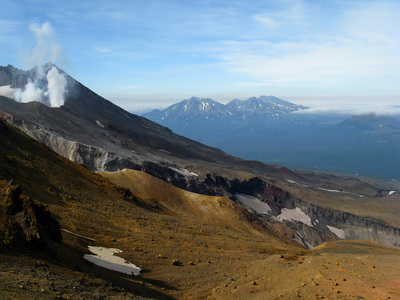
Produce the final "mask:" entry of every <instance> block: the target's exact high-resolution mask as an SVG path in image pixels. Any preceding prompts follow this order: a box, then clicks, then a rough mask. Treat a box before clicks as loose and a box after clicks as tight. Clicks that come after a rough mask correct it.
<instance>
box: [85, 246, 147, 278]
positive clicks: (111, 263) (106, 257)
mask: <svg viewBox="0 0 400 300" xmlns="http://www.w3.org/2000/svg"><path fill="white" fill-rule="evenodd" d="M88 249H89V251H90V252H92V253H94V254H96V255H92V254H85V255H83V258H84V259H86V260H88V261H90V262H92V263H94V264H95V265H97V266H100V267H102V268H106V269H109V270H113V271H117V272H121V273H124V274H129V275H132V274H133V275H139V274H140V271H141V269H140V268H138V267H137V266H135V265H134V264H131V263H130V262H127V261H126V260H125V259H123V258H122V257H118V256H114V253H121V252H122V251H121V250H119V249H116V248H104V247H94V246H89V247H88Z"/></svg>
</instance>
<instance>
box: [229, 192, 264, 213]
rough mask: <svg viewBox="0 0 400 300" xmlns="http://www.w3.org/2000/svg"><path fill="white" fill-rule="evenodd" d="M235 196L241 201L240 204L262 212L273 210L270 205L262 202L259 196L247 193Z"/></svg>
mask: <svg viewBox="0 0 400 300" xmlns="http://www.w3.org/2000/svg"><path fill="white" fill-rule="evenodd" d="M235 198H236V199H237V200H238V201H239V202H240V204H242V205H245V206H248V207H250V208H252V209H254V210H255V211H256V212H258V213H260V214H268V212H269V211H271V208H270V207H269V205H268V204H267V203H264V202H262V201H261V200H259V199H258V198H257V197H254V196H251V195H245V194H235Z"/></svg>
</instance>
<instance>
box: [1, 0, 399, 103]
mask: <svg viewBox="0 0 400 300" xmlns="http://www.w3.org/2000/svg"><path fill="white" fill-rule="evenodd" d="M0 3H1V7H2V10H1V12H0V15H1V19H0V25H1V26H0V43H1V47H0V65H3V66H6V65H8V64H12V65H13V66H15V67H18V68H21V69H25V70H26V69H29V68H31V67H33V66H35V65H40V64H43V63H46V62H47V61H52V62H54V63H56V64H57V65H59V66H60V67H61V68H63V69H64V70H65V71H66V72H68V73H69V74H70V75H71V76H73V77H74V78H76V79H77V80H79V81H80V82H82V83H83V84H84V85H86V86H88V87H89V88H91V89H92V90H94V91H95V92H96V93H98V94H100V95H102V96H103V97H105V98H107V99H109V100H111V101H113V102H114V103H115V104H117V105H119V106H121V107H123V108H125V109H127V110H139V109H143V108H149V107H154V108H161V107H167V106H169V105H171V104H173V103H176V102H178V101H181V100H183V99H187V98H190V97H191V96H198V97H203V98H212V99H214V100H216V101H218V102H221V103H226V102H227V101H230V100H232V99H234V98H239V99H242V100H244V99H247V98H250V97H252V96H257V97H258V96H260V95H273V96H276V97H279V98H282V99H284V100H287V101H291V102H293V103H296V104H303V105H308V106H312V107H316V108H323V109H331V110H335V109H339V108H340V107H341V106H343V105H347V106H349V107H363V108H368V109H367V110H372V111H376V110H379V108H380V107H382V106H384V105H390V104H391V105H395V104H398V103H399V102H400V101H399V100H400V85H399V84H398V83H399V82H400V34H399V29H398V28H400V21H399V18H398V16H399V15H400V3H399V2H397V1H393V0H387V1H375V0H369V1H362V2H360V1H324V2H321V3H316V2H315V1H311V0H287V1H272V0H271V1H254V2H252V4H251V5H249V4H248V3H247V2H245V1H233V2H232V1H229V2H228V1H188V2H184V3H183V2H180V1H168V3H167V2H164V1H148V2H141V3H139V2H137V1H135V2H133V3H132V2H130V1H113V2H112V3H109V2H107V1H96V2H95V1H85V2H82V1H81V2H78V1H69V2H66V3H53V2H49V1H36V2H35V5H33V4H32V3H31V2H30V1H25V0H24V1H18V2H17V1H9V0H1V1H0ZM323 109H322V110H323ZM320 111H321V110H320Z"/></svg>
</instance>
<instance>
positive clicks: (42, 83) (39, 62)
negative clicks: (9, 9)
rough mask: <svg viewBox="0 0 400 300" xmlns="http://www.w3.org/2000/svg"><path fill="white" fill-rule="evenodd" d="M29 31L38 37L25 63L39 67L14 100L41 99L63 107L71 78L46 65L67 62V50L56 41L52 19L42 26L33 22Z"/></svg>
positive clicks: (47, 103)
mask: <svg viewBox="0 0 400 300" xmlns="http://www.w3.org/2000/svg"><path fill="white" fill-rule="evenodd" d="M29 30H30V31H31V32H32V33H33V34H34V36H35V38H36V45H35V47H34V48H33V49H32V51H31V53H30V54H28V55H26V57H25V59H24V62H25V63H26V64H27V65H28V66H29V67H31V68H32V67H36V68H35V72H34V76H33V78H32V79H28V83H27V84H26V85H25V87H24V88H22V89H21V88H19V89H17V90H16V91H15V93H14V99H15V100H16V101H19V102H30V101H38V102H42V103H43V104H46V105H48V106H51V107H60V106H61V105H63V104H64V102H65V97H66V95H67V85H68V84H67V83H68V82H67V78H66V76H65V74H63V73H60V72H59V71H58V70H57V68H56V67H55V66H53V67H52V68H51V69H50V70H48V68H45V67H44V66H43V64H44V63H45V62H51V63H56V62H57V61H63V60H64V54H63V51H62V50H61V47H60V46H59V45H58V44H57V43H55V42H54V36H55V34H54V30H53V28H52V26H51V25H50V23H49V22H46V23H43V24H42V25H39V24H36V23H33V24H31V25H30V26H29ZM46 72H47V74H46Z"/></svg>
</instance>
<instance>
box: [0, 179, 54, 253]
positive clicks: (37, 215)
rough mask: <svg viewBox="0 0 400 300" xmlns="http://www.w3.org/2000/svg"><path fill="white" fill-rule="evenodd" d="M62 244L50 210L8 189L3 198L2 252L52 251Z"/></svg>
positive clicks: (0, 212)
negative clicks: (53, 246) (54, 246)
mask: <svg viewBox="0 0 400 300" xmlns="http://www.w3.org/2000/svg"><path fill="white" fill-rule="evenodd" d="M60 240H61V231H60V226H59V224H58V222H57V221H56V220H55V219H53V218H52V217H51V215H50V212H49V210H48V209H47V208H46V207H45V206H43V205H41V204H36V203H35V202H34V201H33V200H32V199H30V198H29V197H27V196H26V195H24V193H23V191H22V189H21V188H20V187H19V186H15V185H9V186H8V187H5V188H4V189H3V190H2V192H1V194H0V250H3V251H4V250H10V249H11V250H18V249H19V250H30V249H44V250H51V245H52V241H60Z"/></svg>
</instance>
